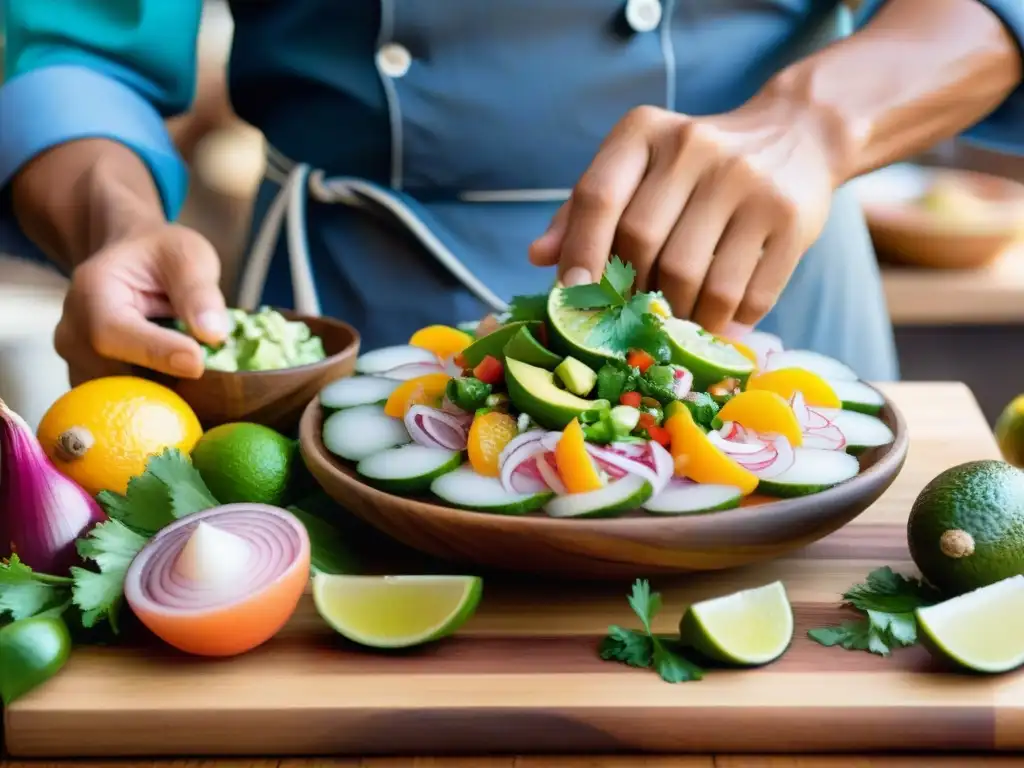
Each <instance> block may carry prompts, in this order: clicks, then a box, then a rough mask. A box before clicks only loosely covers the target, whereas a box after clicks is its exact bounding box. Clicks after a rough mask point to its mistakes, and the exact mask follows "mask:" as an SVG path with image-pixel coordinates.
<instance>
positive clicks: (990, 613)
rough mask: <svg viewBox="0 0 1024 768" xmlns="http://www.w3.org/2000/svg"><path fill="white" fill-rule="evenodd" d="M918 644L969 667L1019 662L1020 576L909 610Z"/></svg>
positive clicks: (990, 668)
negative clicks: (912, 612) (914, 621)
mask: <svg viewBox="0 0 1024 768" xmlns="http://www.w3.org/2000/svg"><path fill="white" fill-rule="evenodd" d="M914 615H915V617H916V618H917V626H918V628H919V629H920V632H921V639H922V641H923V645H924V646H925V647H926V648H927V649H928V650H929V651H930V652H931V653H932V654H933V655H935V656H937V657H938V658H940V659H944V660H946V661H949V662H952V663H953V664H955V665H957V666H961V667H965V668H967V669H970V670H973V671H975V672H989V673H998V672H1009V671H1010V670H1012V669H1016V668H1017V667H1019V666H1020V665H1021V664H1024V576H1011V577H1010V578H1008V579H1003V580H1002V581H997V582H996V583H995V584H990V585H989V586H987V587H982V588H981V589H976V590H974V591H972V592H967V593H966V594H963V595H960V596H959V597H954V598H952V599H951V600H946V601H945V602H943V603H938V604H937V605H930V606H928V607H926V608H918V609H917V610H916V611H914Z"/></svg>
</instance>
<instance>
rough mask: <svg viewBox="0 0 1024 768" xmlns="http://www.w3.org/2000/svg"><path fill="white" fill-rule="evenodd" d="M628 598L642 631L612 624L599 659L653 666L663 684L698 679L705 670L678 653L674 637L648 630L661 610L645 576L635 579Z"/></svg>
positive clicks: (639, 665)
mask: <svg viewBox="0 0 1024 768" xmlns="http://www.w3.org/2000/svg"><path fill="white" fill-rule="evenodd" d="M628 599H629V606H630V607H631V608H632V609H633V612H634V613H635V614H636V615H637V617H638V618H639V619H640V624H641V625H642V626H643V631H642V632H641V631H638V630H635V629H626V628H624V627H620V626H617V625H614V624H613V625H612V626H610V627H608V634H607V636H606V637H605V638H604V639H603V640H602V641H601V647H600V650H599V653H600V655H601V658H602V659H604V660H605V661H618V662H621V663H623V664H626V665H628V666H630V667H640V668H644V669H650V668H651V667H653V668H654V670H655V671H656V672H657V673H658V674H659V675H660V676H661V679H662V680H664V681H665V682H666V683H684V682H687V681H690V680H701V679H702V678H703V677H704V670H703V669H701V668H700V667H699V666H697V665H696V664H694V663H693V662H691V661H690V660H689V659H687V658H685V657H684V656H682V655H680V653H679V646H680V644H679V641H678V640H677V639H674V638H665V637H659V636H658V635H655V634H654V633H653V632H652V631H651V622H652V621H653V620H654V617H655V615H656V614H657V613H658V611H659V610H661V595H660V594H658V593H657V592H653V593H652V592H651V586H650V584H649V583H648V582H647V581H646V580H645V579H637V580H636V582H635V583H634V584H633V591H632V593H631V594H630V596H629V598H628Z"/></svg>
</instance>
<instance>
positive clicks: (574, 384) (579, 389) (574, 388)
mask: <svg viewBox="0 0 1024 768" xmlns="http://www.w3.org/2000/svg"><path fill="white" fill-rule="evenodd" d="M555 375H556V376H557V377H558V378H559V379H561V381H562V383H563V384H565V388H566V389H567V390H569V391H570V392H572V393H573V394H574V395H579V396H580V397H586V396H587V395H589V394H590V393H591V391H592V390H593V389H594V385H595V384H597V374H596V373H595V372H594V370H593V369H592V368H591V367H590V366H589V365H587V364H586V363H582V362H580V361H579V360H577V359H576V358H575V357H567V358H565V360H563V361H562V362H561V363H559V364H558V367H557V368H555Z"/></svg>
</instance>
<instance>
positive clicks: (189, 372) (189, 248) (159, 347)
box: [54, 223, 227, 386]
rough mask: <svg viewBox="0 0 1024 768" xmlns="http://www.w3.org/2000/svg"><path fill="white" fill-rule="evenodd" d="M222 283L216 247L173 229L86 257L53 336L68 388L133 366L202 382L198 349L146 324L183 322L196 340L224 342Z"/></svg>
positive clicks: (143, 234) (151, 231)
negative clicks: (64, 363) (173, 319)
mask: <svg viewBox="0 0 1024 768" xmlns="http://www.w3.org/2000/svg"><path fill="white" fill-rule="evenodd" d="M219 279H220V259H219V258H218V256H217V253H216V251H215V250H214V248H213V246H212V245H210V243H209V242H207V240H206V239H205V238H204V237H203V236H202V235H200V234H199V233H198V232H195V231H193V230H191V229H188V228H186V227H183V226H180V225H177V224H164V223H156V224H154V225H153V226H152V227H151V228H148V229H146V230H143V231H136V232H133V233H132V234H131V235H130V236H127V237H125V238H123V239H119V240H115V241H113V242H111V243H109V244H108V245H106V246H105V247H104V248H103V249H102V250H100V251H99V252H97V253H95V254H94V255H92V256H90V257H89V258H87V259H86V260H85V261H83V262H82V263H81V264H79V265H78V266H77V267H76V268H75V270H74V271H73V272H72V276H71V287H70V290H69V291H68V294H67V297H66V299H65V300H64V315H63V317H62V318H61V320H60V323H59V324H58V326H57V330H56V333H55V335H54V346H55V348H56V350H57V353H58V354H59V355H60V356H61V357H63V358H64V359H65V360H66V361H67V363H68V369H69V371H70V376H71V384H72V385H73V386H75V385H77V384H79V383H81V382H83V381H86V380H88V379H93V378H97V377H100V376H109V375H115V374H120V373H128V372H129V371H130V368H129V365H131V364H134V365H139V366H143V367H145V368H150V369H153V370H156V371H160V372H162V373H166V374H170V375H172V376H177V377H181V378H197V377H199V376H201V375H202V373H203V356H202V351H201V349H200V347H199V344H198V342H197V341H196V340H195V339H193V338H191V337H189V336H186V335H185V334H183V333H178V332H177V331H174V330H171V329H169V328H163V327H161V326H158V325H156V324H155V323H153V322H151V321H150V320H149V318H157V317H177V318H181V319H183V320H184V321H185V322H186V323H187V324H188V327H189V328H190V329H191V330H192V332H193V334H195V336H196V338H198V339H200V340H201V341H205V342H207V343H217V342H219V341H222V340H223V339H224V336H225V334H226V333H227V313H226V311H225V308H224V297H223V296H222V294H221V292H220V288H219V285H218V281H219Z"/></svg>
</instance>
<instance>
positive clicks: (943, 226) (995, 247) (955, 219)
mask: <svg viewBox="0 0 1024 768" xmlns="http://www.w3.org/2000/svg"><path fill="white" fill-rule="evenodd" d="M852 184H853V186H854V190H855V193H856V194H857V196H858V198H859V199H860V201H861V205H862V207H863V209H864V214H865V217H866V219H867V224H868V229H869V231H870V233H871V239H872V241H873V242H874V245H875V250H876V252H877V254H878V258H879V260H880V261H884V262H889V263H893V264H902V265H908V266H916V267H926V268H931V269H972V268H977V267H982V266H985V265H986V264H989V263H991V262H992V261H994V260H995V259H997V258H999V257H1000V256H1001V255H1002V254H1004V253H1005V252H1006V251H1007V250H1008V249H1009V248H1010V247H1011V246H1012V245H1014V243H1016V242H1024V184H1020V183H1019V182H1016V181H1013V180H1011V179H1006V178H1002V177H1000V176H994V175H991V174H986V173H978V172H975V171H964V170H959V169H951V168H937V167H936V168H932V167H926V166H919V165H913V164H909V163H900V164H896V165H891V166H888V167H886V168H882V169H881V170H878V171H875V172H874V173H870V174H867V175H865V176H862V177H860V178H858V179H856V180H855V181H853V182H852Z"/></svg>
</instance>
